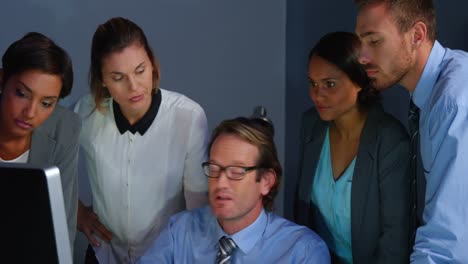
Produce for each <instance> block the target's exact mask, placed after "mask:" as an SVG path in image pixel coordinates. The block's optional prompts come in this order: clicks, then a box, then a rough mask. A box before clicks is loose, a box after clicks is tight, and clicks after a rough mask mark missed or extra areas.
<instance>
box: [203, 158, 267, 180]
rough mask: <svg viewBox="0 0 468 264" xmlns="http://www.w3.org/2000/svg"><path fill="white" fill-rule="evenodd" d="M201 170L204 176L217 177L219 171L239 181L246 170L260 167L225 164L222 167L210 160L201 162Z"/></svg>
mask: <svg viewBox="0 0 468 264" xmlns="http://www.w3.org/2000/svg"><path fill="white" fill-rule="evenodd" d="M202 167H203V172H205V175H206V177H209V178H219V177H220V176H221V172H222V171H225V172H226V177H227V178H228V179H230V180H235V181H240V180H242V179H244V177H245V175H246V174H247V172H249V171H252V170H257V169H261V167H258V166H251V167H244V166H226V167H223V166H221V165H218V164H215V163H211V162H203V163H202Z"/></svg>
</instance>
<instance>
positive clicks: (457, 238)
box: [411, 41, 468, 263]
mask: <svg viewBox="0 0 468 264" xmlns="http://www.w3.org/2000/svg"><path fill="white" fill-rule="evenodd" d="M413 101H414V103H415V104H416V105H417V106H418V107H419V109H420V120H419V131H420V146H421V149H420V150H421V151H420V152H421V159H422V164H423V167H424V173H425V177H426V181H427V186H426V197H425V209H424V213H423V222H424V223H423V226H421V227H419V228H418V230H417V233H416V241H415V245H414V248H413V249H414V252H413V254H412V255H411V262H412V263H466V261H467V260H468V250H467V249H468V228H467V226H466V225H467V223H468V206H466V201H467V200H468V54H467V53H465V52H463V51H457V50H450V49H448V48H444V47H442V46H441V45H440V44H439V42H437V41H436V42H435V43H434V47H433V48H432V51H431V53H430V56H429V59H428V61H427V63H426V66H425V68H424V71H423V73H422V76H421V79H420V80H419V82H418V84H417V86H416V89H415V90H414V92H413Z"/></svg>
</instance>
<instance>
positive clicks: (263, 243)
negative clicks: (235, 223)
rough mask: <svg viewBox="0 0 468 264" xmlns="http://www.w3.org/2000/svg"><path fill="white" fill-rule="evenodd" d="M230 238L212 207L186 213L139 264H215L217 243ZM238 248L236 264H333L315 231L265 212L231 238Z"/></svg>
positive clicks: (177, 217) (234, 257)
mask: <svg viewBox="0 0 468 264" xmlns="http://www.w3.org/2000/svg"><path fill="white" fill-rule="evenodd" d="M223 236H228V235H227V234H226V233H224V231H223V230H222V229H221V227H220V226H219V224H218V221H217V220H216V217H215V216H213V214H212V212H211V209H210V207H209V206H205V207H202V208H198V209H194V210H191V211H184V212H181V213H179V214H176V215H175V216H173V217H171V219H170V220H169V225H168V227H167V228H166V229H164V230H163V231H162V233H161V235H160V236H159V238H158V239H156V241H155V242H154V243H153V245H152V246H151V247H150V248H149V250H148V251H147V252H146V254H145V255H144V256H142V257H141V258H140V260H139V262H138V263H139V264H149V263H187V264H190V263H204V264H205V263H207V264H211V263H213V264H214V263H215V259H216V253H217V252H218V240H219V239H220V238H221V237H223ZM230 237H231V238H232V239H233V240H234V242H236V244H237V246H238V248H237V249H236V250H235V251H234V253H233V255H232V264H235V263H252V264H258V263H316V264H326V263H330V256H329V253H328V248H327V246H326V244H325V242H324V241H323V240H322V239H321V238H320V237H319V236H318V235H317V234H315V233H314V232H313V231H312V230H310V229H308V228H306V227H304V226H299V225H296V224H294V223H292V222H290V221H288V220H286V219H284V218H281V217H279V216H277V215H275V214H273V213H266V212H265V211H262V213H261V214H260V215H259V217H258V218H257V219H256V220H255V222H253V223H252V224H250V225H249V226H248V227H246V228H244V229H243V230H241V231H239V232H237V233H235V234H233V235H231V236H230Z"/></svg>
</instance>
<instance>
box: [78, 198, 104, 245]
mask: <svg viewBox="0 0 468 264" xmlns="http://www.w3.org/2000/svg"><path fill="white" fill-rule="evenodd" d="M77 222H78V223H77V225H78V230H79V231H81V232H83V233H84V234H85V235H86V237H87V238H88V241H89V244H91V245H92V246H97V247H99V246H100V243H99V241H98V240H97V239H96V238H95V237H94V236H97V237H99V238H100V239H102V240H103V241H105V242H107V243H109V242H110V241H111V239H112V233H111V232H110V231H109V230H107V228H106V227H105V226H104V225H103V224H101V222H100V221H99V217H98V216H97V215H96V213H94V211H93V209H92V207H91V206H90V207H86V206H85V205H84V204H83V203H82V202H81V201H78V219H77Z"/></svg>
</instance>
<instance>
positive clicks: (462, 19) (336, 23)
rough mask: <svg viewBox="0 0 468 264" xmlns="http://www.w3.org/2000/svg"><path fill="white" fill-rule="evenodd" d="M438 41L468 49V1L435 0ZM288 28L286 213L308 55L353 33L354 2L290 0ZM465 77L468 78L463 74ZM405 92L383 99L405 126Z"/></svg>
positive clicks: (305, 100)
mask: <svg viewBox="0 0 468 264" xmlns="http://www.w3.org/2000/svg"><path fill="white" fill-rule="evenodd" d="M434 2H435V4H436V10H437V34H438V40H439V41H440V42H441V43H442V45H445V46H447V47H450V48H457V49H463V50H468V17H467V16H466V10H468V2H466V1H457V0H436V1H434ZM287 7H288V10H287V26H286V36H287V42H286V125H285V128H286V132H285V134H286V140H285V142H286V148H285V149H286V155H285V164H284V167H285V171H286V173H285V175H286V178H285V197H286V200H285V204H284V213H285V215H286V216H288V217H289V216H290V215H291V213H292V208H291V206H290V205H291V202H292V201H291V200H290V197H292V196H293V193H294V186H292V184H291V183H292V182H294V179H295V178H296V177H297V175H298V169H297V165H298V157H299V153H298V152H299V139H298V137H299V129H300V118H301V114H302V112H304V111H305V110H306V109H307V108H309V107H312V102H311V100H310V98H309V94H308V85H307V55H308V52H309V50H310V48H312V47H313V45H314V44H315V43H316V42H317V41H318V40H319V39H320V37H321V36H322V35H324V34H325V33H328V32H330V31H340V30H345V31H351V32H354V27H355V18H356V14H357V10H356V8H355V7H354V4H353V1H342V0H329V1H310V0H289V1H288V3H287ZM467 74H468V73H467ZM408 102H409V95H408V92H407V91H406V90H405V89H404V88H403V87H401V86H395V87H392V88H390V89H387V90H385V91H384V92H383V94H382V103H383V105H384V109H385V110H386V111H387V112H389V113H390V114H392V115H393V116H395V117H396V118H398V119H399V120H400V121H401V122H402V123H403V124H404V125H405V126H406V116H407V107H408Z"/></svg>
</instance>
